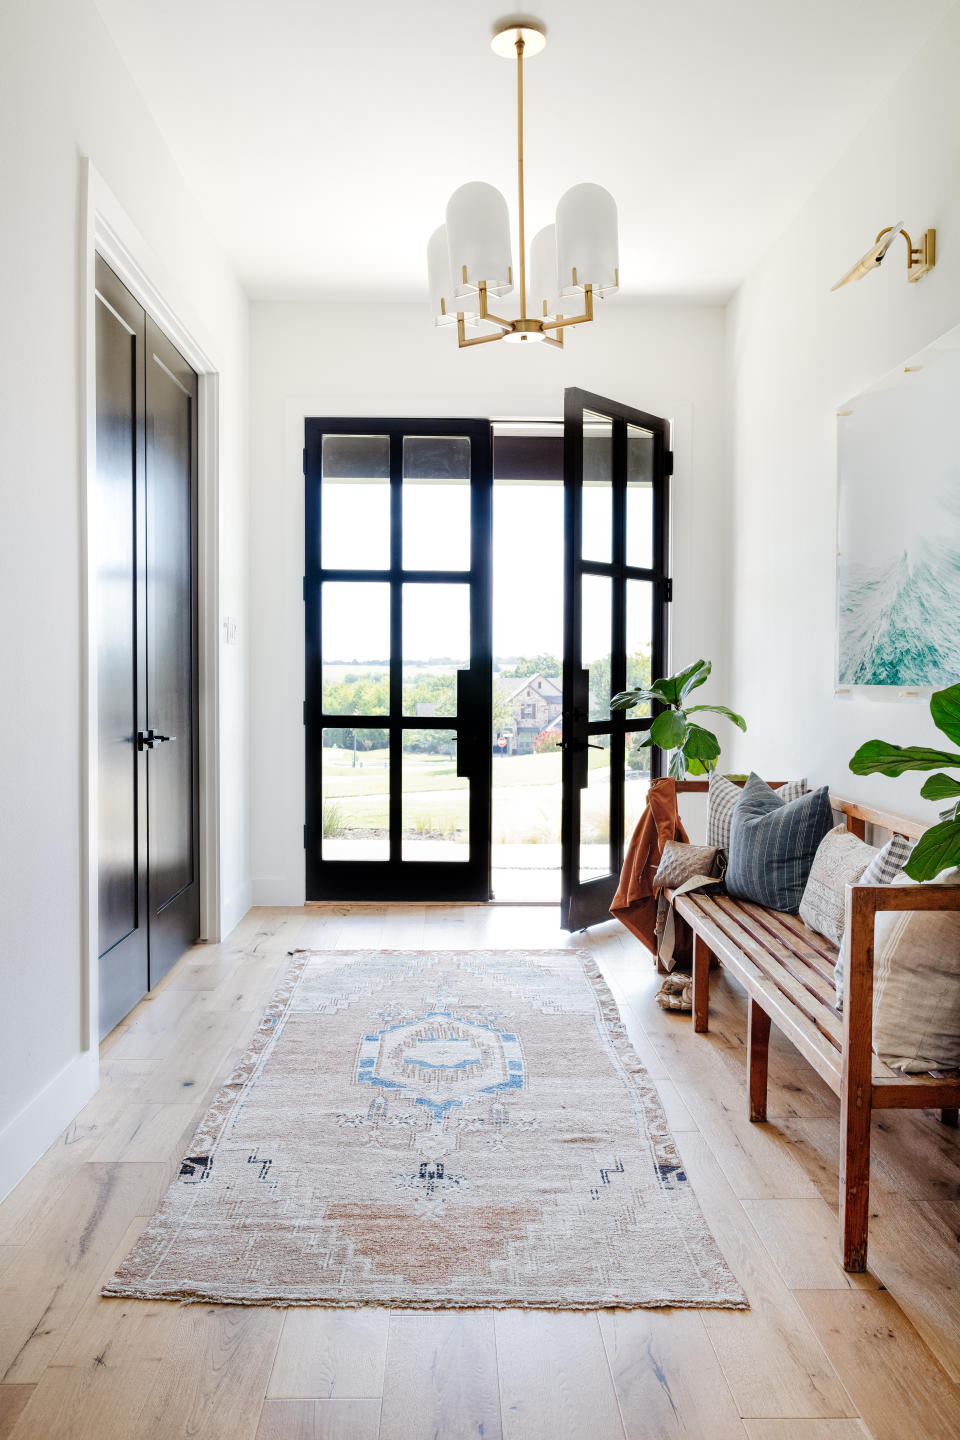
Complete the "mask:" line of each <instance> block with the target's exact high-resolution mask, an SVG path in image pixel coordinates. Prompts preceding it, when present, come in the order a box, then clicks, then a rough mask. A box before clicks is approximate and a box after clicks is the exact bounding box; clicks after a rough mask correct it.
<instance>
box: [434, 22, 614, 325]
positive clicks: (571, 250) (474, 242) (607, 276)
mask: <svg viewBox="0 0 960 1440" xmlns="http://www.w3.org/2000/svg"><path fill="white" fill-rule="evenodd" d="M546 43H547V36H546V31H545V29H544V27H543V26H542V25H540V24H539V23H538V22H536V21H532V20H529V19H528V18H526V17H524V18H523V19H522V20H516V21H513V22H509V23H507V24H506V25H502V26H501V28H500V29H498V30H497V31H496V33H495V34H494V36H493V39H492V40H491V42H490V44H491V47H492V49H493V51H494V53H495V54H497V55H501V56H504V57H505V58H507V59H512V58H513V56H514V55H515V56H516V61H517V198H518V202H519V210H520V216H519V222H520V223H519V256H520V265H519V280H520V314H519V316H517V317H516V318H515V319H512V320H511V319H506V318H504V317H503V316H501V315H494V314H493V313H492V312H491V310H490V309H489V302H490V299H491V297H493V298H495V299H499V297H501V296H503V295H508V294H509V293H510V292H511V291H512V290H513V259H512V254H511V246H510V217H509V212H508V210H507V202H506V200H505V199H504V197H503V196H502V195H501V193H500V191H499V190H497V189H496V188H495V187H494V186H493V185H487V184H485V183H484V182H483V181H481V180H473V181H471V182H470V183H468V184H466V185H461V186H460V188H459V189H458V190H455V191H454V193H453V194H452V195H451V197H450V200H449V202H448V204H447V215H446V224H445V225H441V226H440V227H439V228H438V229H437V230H435V231H434V232H433V234H432V235H431V237H430V241H429V244H428V246H427V269H428V273H429V283H430V301H431V308H432V310H433V315H434V323H435V324H436V325H441V326H442V325H453V324H454V323H456V327H457V341H458V344H459V346H460V348H464V347H466V346H468V345H486V344H488V343H489V342H490V341H492V340H510V341H514V342H527V341H543V342H544V343H545V344H547V345H557V346H562V345H563V332H564V329H565V328H566V327H567V326H568V325H583V324H585V323H586V322H587V321H588V320H592V319H593V318H594V311H593V305H594V297H595V296H599V297H600V298H602V297H603V296H604V295H606V294H612V293H613V292H614V291H616V290H617V289H618V288H619V285H620V269H619V254H618V241H617V207H616V203H615V202H614V199H613V196H612V195H611V194H610V193H609V192H608V191H607V190H604V189H603V187H602V186H600V185H590V184H584V185H574V186H573V188H572V189H571V190H568V191H567V192H566V193H565V194H564V195H562V196H561V198H560V201H559V203H558V204H557V214H556V223H555V224H554V225H547V226H545V227H544V228H543V229H542V230H540V231H538V232H537V234H536V235H535V236H534V237H533V241H532V243H531V246H530V287H529V290H530V295H531V297H532V302H533V306H534V313H533V314H528V312H527V295H528V287H527V268H526V217H525V214H524V194H523V61H524V57H525V56H526V57H528V58H529V57H530V56H533V55H538V54H539V53H540V51H541V50H542V49H543V48H544V46H545V45H546ZM571 305H573V306H576V307H577V308H578V309H579V308H580V307H581V306H582V313H580V314H574V315H565V314H564V313H563V312H564V309H565V308H569V307H570V306H571ZM468 328H469V329H471V330H481V329H483V330H484V333H481V334H476V335H470V336H468V335H467V330H468Z"/></svg>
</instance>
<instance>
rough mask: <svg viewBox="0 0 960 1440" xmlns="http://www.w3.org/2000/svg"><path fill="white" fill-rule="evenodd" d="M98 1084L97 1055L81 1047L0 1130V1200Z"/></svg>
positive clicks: (67, 1123)
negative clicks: (57, 1073)
mask: <svg viewBox="0 0 960 1440" xmlns="http://www.w3.org/2000/svg"><path fill="white" fill-rule="evenodd" d="M99 1088H100V1055H99V1052H98V1051H97V1050H96V1049H92V1050H84V1051H82V1052H81V1053H80V1054H79V1055H76V1056H74V1058H73V1059H72V1060H71V1061H70V1063H69V1064H68V1065H65V1066H64V1068H63V1069H62V1070H61V1071H60V1073H59V1075H55V1076H54V1077H53V1079H52V1080H51V1081H50V1082H49V1083H48V1084H47V1085H45V1086H44V1088H43V1089H42V1090H41V1091H40V1094H39V1095H35V1096H34V1098H33V1099H32V1100H31V1101H29V1102H28V1104H26V1105H25V1106H24V1107H23V1109H22V1110H21V1111H20V1113H19V1115H14V1117H13V1119H12V1120H11V1121H10V1123H9V1124H8V1125H7V1126H6V1127H5V1128H4V1129H3V1130H2V1131H0V1200H3V1199H4V1197H5V1196H6V1195H9V1193H10V1191H11V1190H12V1189H13V1187H14V1186H15V1185H19V1183H20V1181H21V1180H22V1179H23V1177H24V1175H26V1173H27V1171H28V1170H29V1169H31V1167H32V1166H34V1165H36V1163H37V1161H38V1160H39V1159H40V1156H41V1155H43V1154H44V1153H45V1151H47V1150H49V1149H50V1146H51V1145H52V1144H53V1142H54V1141H55V1140H56V1138H57V1136H58V1135H59V1134H60V1132H61V1131H62V1130H65V1129H66V1127H67V1126H68V1125H69V1124H70V1121H71V1120H73V1119H74V1118H75V1117H76V1116H77V1115H78V1114H79V1112H80V1111H81V1110H82V1109H83V1107H84V1105H86V1103H87V1101H88V1100H89V1099H90V1098H91V1096H93V1095H95V1094H96V1093H97V1091H98V1089H99Z"/></svg>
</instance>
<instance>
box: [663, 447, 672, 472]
mask: <svg viewBox="0 0 960 1440" xmlns="http://www.w3.org/2000/svg"><path fill="white" fill-rule="evenodd" d="M663 473H664V475H672V474H673V451H672V450H664V452H663Z"/></svg>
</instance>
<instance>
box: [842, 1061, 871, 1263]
mask: <svg viewBox="0 0 960 1440" xmlns="http://www.w3.org/2000/svg"><path fill="white" fill-rule="evenodd" d="M870 1115H871V1104H870V1087H869V1085H865V1086H862V1087H857V1088H856V1089H853V1091H852V1093H851V1091H850V1090H848V1089H846V1088H845V1089H844V1091H843V1095H842V1097H841V1101H840V1251H841V1260H842V1261H843V1268H844V1270H849V1271H851V1272H853V1273H854V1274H862V1273H863V1271H864V1270H866V1268H867V1224H868V1221H869V1216H870Z"/></svg>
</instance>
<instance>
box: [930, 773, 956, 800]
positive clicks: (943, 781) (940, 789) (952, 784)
mask: <svg viewBox="0 0 960 1440" xmlns="http://www.w3.org/2000/svg"><path fill="white" fill-rule="evenodd" d="M920 794H921V795H922V796H923V798H924V800H949V799H950V798H951V797H952V796H954V795H960V780H952V779H951V778H950V776H949V775H944V774H943V772H942V771H941V772H940V774H939V775H931V776H930V779H929V780H924V782H923V789H922V790H921V791H920Z"/></svg>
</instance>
